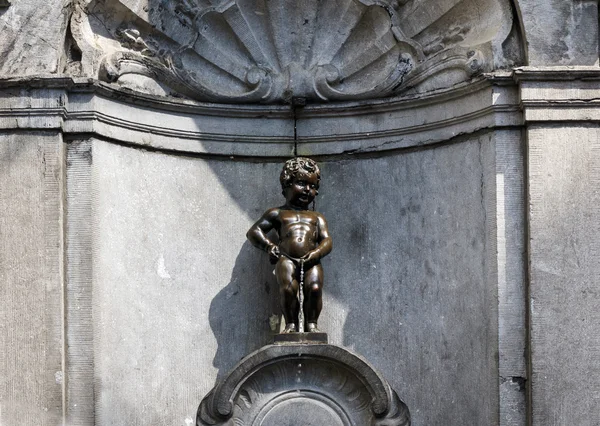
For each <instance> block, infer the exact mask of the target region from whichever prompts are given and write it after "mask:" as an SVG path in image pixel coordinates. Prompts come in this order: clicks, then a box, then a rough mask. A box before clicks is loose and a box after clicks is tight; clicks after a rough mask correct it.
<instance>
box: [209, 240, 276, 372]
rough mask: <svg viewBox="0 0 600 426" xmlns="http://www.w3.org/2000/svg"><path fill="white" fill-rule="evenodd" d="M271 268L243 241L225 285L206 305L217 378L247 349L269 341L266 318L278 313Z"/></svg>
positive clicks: (255, 348)
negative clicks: (212, 337)
mask: <svg viewBox="0 0 600 426" xmlns="http://www.w3.org/2000/svg"><path fill="white" fill-rule="evenodd" d="M272 269H273V266H272V265H270V264H269V262H268V261H267V259H266V256H264V253H262V252H260V251H259V250H257V249H255V248H254V247H252V245H251V244H250V243H249V242H248V241H246V242H245V243H244V245H243V246H242V249H241V250H240V253H239V254H238V256H237V258H236V260H235V265H234V267H233V270H232V272H231V280H230V281H229V284H227V286H226V287H224V288H223V289H222V290H221V291H219V293H218V294H217V295H216V296H215V298H214V299H213V300H212V302H211V304H210V310H209V323H210V328H211V329H212V332H213V334H214V336H215V339H216V340H217V345H218V348H217V352H216V353H215V357H214V359H213V366H214V367H216V368H218V369H219V371H218V376H217V377H218V378H221V377H222V376H223V375H224V374H226V373H227V372H229V370H231V369H232V368H233V367H234V366H235V365H236V364H237V363H238V362H239V361H240V360H241V359H242V358H243V357H245V356H246V355H248V354H249V353H250V352H253V351H255V350H257V349H259V348H260V347H262V346H264V345H266V344H268V343H269V340H270V335H271V332H270V326H269V318H270V317H271V316H273V315H278V312H279V305H278V291H277V286H276V283H275V280H274V278H273V274H272ZM232 342H235V343H236V344H232Z"/></svg>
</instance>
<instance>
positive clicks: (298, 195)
mask: <svg viewBox="0 0 600 426" xmlns="http://www.w3.org/2000/svg"><path fill="white" fill-rule="evenodd" d="M318 189H319V181H318V179H317V175H316V174H314V173H306V172H304V171H300V172H299V173H298V174H296V177H295V179H294V180H293V181H292V184H291V185H290V186H288V187H287V188H285V190H284V195H285V200H286V201H287V203H288V204H289V205H291V206H294V207H300V208H303V209H306V208H307V207H308V205H309V204H310V203H312V202H313V200H314V199H315V197H316V196H317V191H318Z"/></svg>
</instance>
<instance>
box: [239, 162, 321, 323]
mask: <svg viewBox="0 0 600 426" xmlns="http://www.w3.org/2000/svg"><path fill="white" fill-rule="evenodd" d="M320 180H321V172H320V170H319V166H318V165H317V163H315V162H314V161H313V160H311V159H309V158H301V157H298V158H293V159H291V160H288V161H287V162H286V163H285V165H284V167H283V170H282V171H281V175H280V177H279V181H280V182H281V188H282V193H283V196H284V197H285V204H284V205H283V206H281V207H274V208H272V209H269V210H267V211H266V212H265V213H264V214H263V215H262V217H261V218H260V219H259V220H258V221H257V222H256V223H255V224H254V225H253V226H252V227H251V228H250V230H249V231H248V233H247V234H246V236H247V237H248V240H250V242H251V243H252V244H253V245H254V246H255V247H258V248H260V249H262V250H264V251H266V252H267V253H268V254H269V256H270V259H271V263H274V264H276V266H275V276H276V277H277V283H278V285H279V292H280V295H281V302H280V303H281V309H282V311H283V315H284V317H285V322H286V326H285V329H284V331H283V333H292V332H296V331H299V332H303V331H304V329H305V327H304V321H306V330H307V331H308V332H318V329H317V321H318V319H319V314H320V313H321V307H322V289H323V267H322V266H321V259H322V258H323V257H325V256H327V255H328V254H329V253H330V252H331V248H332V242H331V237H330V236H329V231H328V230H327V222H326V221H325V218H324V217H323V215H322V214H320V213H317V212H315V211H314V210H309V206H310V204H311V203H312V202H313V201H314V199H315V197H316V196H317V194H318V193H319V183H320ZM272 229H274V230H275V231H276V233H277V235H278V241H277V243H275V242H273V241H271V240H270V239H269V238H268V237H267V234H268V233H269V231H271V230H272ZM301 286H302V287H303V289H302V291H299V288H300V287H301ZM298 299H300V300H298ZM301 305H303V310H302V311H301V309H300V308H301Z"/></svg>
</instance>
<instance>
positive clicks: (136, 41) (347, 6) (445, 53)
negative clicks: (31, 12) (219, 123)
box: [72, 0, 512, 103]
mask: <svg viewBox="0 0 600 426" xmlns="http://www.w3.org/2000/svg"><path fill="white" fill-rule="evenodd" d="M474 1H475V0H442V1H440V2H437V3H436V4H435V5H434V4H431V5H429V8H430V9H432V8H433V10H434V12H436V10H435V9H436V8H441V10H442V11H443V10H445V9H448V10H446V11H445V12H444V13H441V14H439V13H438V14H439V15H440V16H437V15H434V12H428V13H430V14H431V15H432V16H431V17H429V18H427V19H429V20H433V19H434V18H435V20H433V21H432V22H428V21H427V19H426V18H423V17H422V16H424V15H423V14H424V12H423V11H422V10H420V9H419V7H422V6H423V4H425V3H427V1H426V0H408V1H406V0H405V1H392V0H329V1H326V2H325V1H317V0H300V1H299V0H282V1H278V2H268V1H265V0H222V1H211V2H209V1H207V0H198V1H192V0H173V1H162V0H161V1H158V2H151V1H149V0H143V1H135V0H122V1H117V0H91V1H89V0H87V1H86V0H80V2H79V3H78V6H77V11H76V13H75V14H74V17H73V21H72V32H73V34H74V36H75V38H76V39H77V42H78V44H79V46H80V48H81V50H82V51H83V52H84V56H86V55H87V56H88V60H87V61H86V60H85V58H84V62H86V63H90V64H92V65H91V66H88V69H87V73H88V74H91V75H90V76H94V74H95V75H96V76H98V77H99V78H100V79H102V80H105V81H108V82H117V83H119V84H126V83H125V81H124V79H123V78H122V77H123V76H125V75H127V74H137V75H142V76H146V77H148V78H150V79H151V80H154V81H156V82H157V84H160V85H162V86H166V87H168V88H169V91H170V93H171V94H173V95H183V96H186V97H189V98H192V99H196V100H200V101H209V102H221V103H281V102H289V101H290V100H291V99H292V98H294V97H300V98H305V99H308V100H312V101H316V102H326V101H340V100H360V99H372V98H379V97H386V96H395V95H400V94H402V93H404V92H406V91H407V90H411V89H412V90H417V91H422V90H421V89H419V87H420V86H423V87H424V88H425V89H424V90H427V88H428V87H432V88H439V87H441V86H444V85H446V86H448V87H449V86H451V85H453V84H456V83H457V82H460V81H459V80H466V79H468V78H470V77H471V76H472V75H474V74H477V73H481V72H483V71H486V70H489V69H490V68H491V67H492V64H491V60H490V56H491V49H492V48H491V47H490V46H491V45H490V42H491V40H496V39H503V38H506V36H507V34H508V32H507V28H508V30H510V28H511V26H512V16H511V14H510V13H507V12H506V8H505V7H503V6H502V4H501V3H504V2H505V1H504V0H502V1H501V0H481V1H480V2H479V3H486V4H487V6H485V10H486V11H487V12H488V13H489V14H490V16H491V18H493V19H495V20H497V21H498V22H499V23H498V24H497V25H496V27H497V28H492V29H488V31H484V32H482V31H479V30H478V29H474V25H475V24H476V23H472V22H470V21H469V20H465V19H466V18H465V17H464V15H465V14H464V13H463V14H460V13H458V12H457V11H460V8H461V6H462V5H463V4H465V5H466V6H468V4H469V3H473V2H474ZM429 3H431V2H429ZM430 9H427V10H430ZM419 17H420V18H419ZM496 18H498V19H496ZM419 19H420V20H421V21H423V22H420V21H419ZM445 21H448V23H454V25H451V26H449V27H448V28H444V27H440V24H445V23H446V22H445ZM439 75H443V77H441V78H440V77H438V80H440V81H439V82H435V83H432V82H431V81H428V80H431V79H432V78H435V77H436V76H439Z"/></svg>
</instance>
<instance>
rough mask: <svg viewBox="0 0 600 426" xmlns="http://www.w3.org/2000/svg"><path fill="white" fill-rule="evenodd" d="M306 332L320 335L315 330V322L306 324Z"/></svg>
mask: <svg viewBox="0 0 600 426" xmlns="http://www.w3.org/2000/svg"><path fill="white" fill-rule="evenodd" d="M306 331H308V332H309V333H320V332H321V331H320V330H319V329H318V328H317V323H316V322H309V323H307V324H306Z"/></svg>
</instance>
